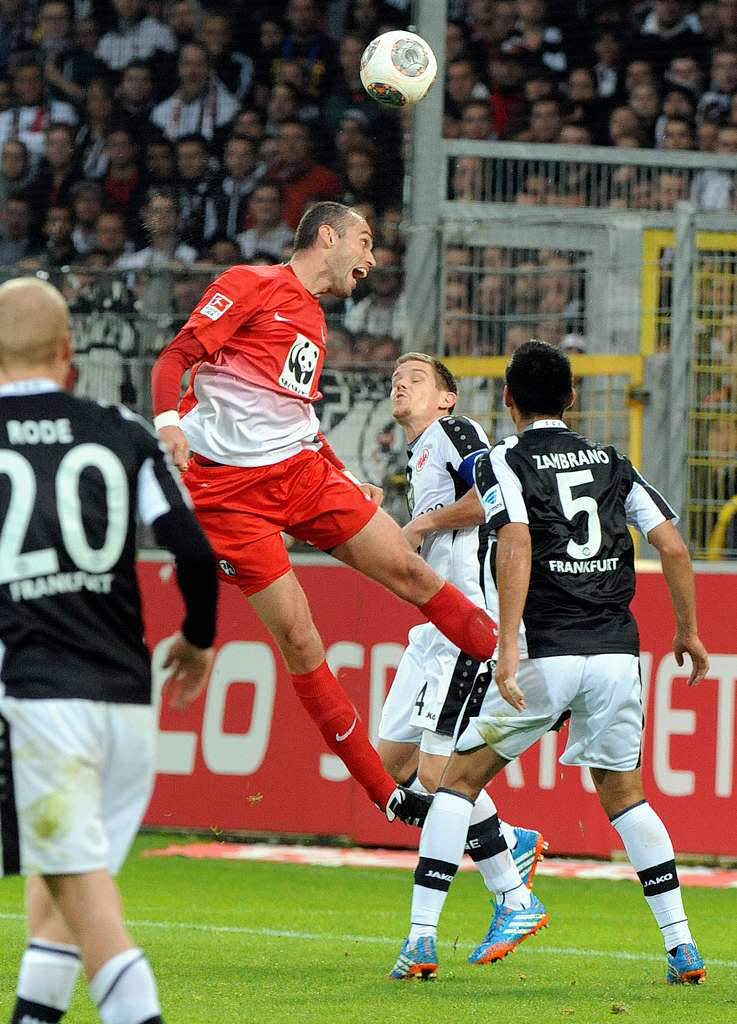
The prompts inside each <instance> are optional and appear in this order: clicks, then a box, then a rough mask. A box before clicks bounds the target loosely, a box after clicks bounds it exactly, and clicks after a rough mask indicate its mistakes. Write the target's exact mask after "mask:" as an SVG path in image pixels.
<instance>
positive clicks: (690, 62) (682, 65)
mask: <svg viewBox="0 0 737 1024" xmlns="http://www.w3.org/2000/svg"><path fill="white" fill-rule="evenodd" d="M665 80H666V82H667V83H668V85H670V86H676V87H677V88H680V89H686V90H687V92H688V94H689V95H690V97H691V99H692V100H693V99H695V98H698V97H699V96H700V95H701V93H702V92H703V91H704V68H703V67H702V65H701V63H700V62H699V61H698V60H697V59H696V58H695V57H688V56H686V57H673V59H672V60H671V62H670V64H669V65H668V70H667V71H666V73H665Z"/></svg>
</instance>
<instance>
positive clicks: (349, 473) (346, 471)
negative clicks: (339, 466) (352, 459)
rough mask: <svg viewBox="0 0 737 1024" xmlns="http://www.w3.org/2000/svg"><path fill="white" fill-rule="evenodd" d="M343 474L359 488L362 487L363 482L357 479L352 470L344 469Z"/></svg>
mask: <svg viewBox="0 0 737 1024" xmlns="http://www.w3.org/2000/svg"><path fill="white" fill-rule="evenodd" d="M343 473H344V475H345V476H347V477H348V479H349V480H352V481H353V483H354V484H356V486H357V487H360V486H361V481H360V480H359V479H358V477H355V476H354V475H353V473H351V471H350V469H344V470H343Z"/></svg>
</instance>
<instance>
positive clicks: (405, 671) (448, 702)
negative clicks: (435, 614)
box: [379, 623, 487, 754]
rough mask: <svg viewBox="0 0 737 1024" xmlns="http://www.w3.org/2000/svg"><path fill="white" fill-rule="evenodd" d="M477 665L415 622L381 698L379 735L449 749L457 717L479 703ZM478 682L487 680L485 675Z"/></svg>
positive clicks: (434, 751) (430, 749) (467, 714)
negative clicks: (383, 700)
mask: <svg viewBox="0 0 737 1024" xmlns="http://www.w3.org/2000/svg"><path fill="white" fill-rule="evenodd" d="M478 668H479V663H478V662H477V661H474V660H473V659H472V658H469V657H467V656H466V655H465V654H462V653H461V652H460V651H459V649H458V648H457V647H456V646H455V645H454V644H451V643H450V642H449V641H448V640H446V638H445V637H444V636H443V635H442V633H440V632H438V630H437V629H436V628H435V627H434V626H432V625H430V624H429V623H428V624H427V625H424V624H423V625H422V626H415V627H414V628H413V629H411V630H410V633H409V645H408V646H407V648H406V649H405V651H404V654H403V655H402V658H401V660H400V662H399V665H398V666H397V671H396V673H395V675H394V681H393V683H392V685H391V689H390V690H389V693H388V694H387V697H386V701H385V702H384V708H383V710H382V712H381V722H380V723H379V738H380V739H382V740H391V741H393V742H395V743H414V744H415V745H417V746H420V747H421V749H422V750H425V751H426V752H427V753H430V754H450V753H451V751H452V750H453V738H454V736H456V735H457V734H458V732H459V726H460V724H461V722H464V723H467V722H468V719H469V717H470V714H477V713H478V709H479V708H480V707H481V698H482V696H483V694H482V692H481V691H479V690H478V687H477V686H475V685H474V681H475V679H476V676H477V672H478ZM479 685H483V686H486V685H487V679H486V677H483V681H482V677H481V676H479Z"/></svg>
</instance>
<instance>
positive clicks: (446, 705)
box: [435, 651, 479, 736]
mask: <svg viewBox="0 0 737 1024" xmlns="http://www.w3.org/2000/svg"><path fill="white" fill-rule="evenodd" d="M478 670H479V662H478V661H476V660H475V659H474V658H472V657H470V656H469V655H468V654H465V653H464V652H463V651H461V652H460V654H459V655H458V657H457V658H456V663H455V666H454V668H453V675H452V676H451V677H450V685H449V686H448V692H447V694H446V695H445V700H444V701H443V706H442V708H441V709H440V714H439V715H438V724H437V726H436V729H435V731H436V732H437V733H439V734H440V735H441V736H452V735H453V734H454V733H455V731H456V724H457V722H458V716H459V715H460V713H461V711H462V709H463V705H464V704H465V703H466V701H467V700H468V695H469V693H470V692H471V688H472V686H473V681H474V679H475V678H476V673H477V672H478Z"/></svg>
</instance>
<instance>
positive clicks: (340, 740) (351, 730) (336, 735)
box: [335, 718, 358, 743]
mask: <svg viewBox="0 0 737 1024" xmlns="http://www.w3.org/2000/svg"><path fill="white" fill-rule="evenodd" d="M357 721H358V719H357V718H354V719H353V724H352V725H351V727H350V729H349V730H348V732H344V733H343V735H342V736H341V734H340V733H339V732H336V734H335V739H336V740H337V742H338V743H342V742H343V740H347V739H348V737H349V736H350V734H351V733H352V732H353V730H354V729H355V728H356V722H357Z"/></svg>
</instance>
